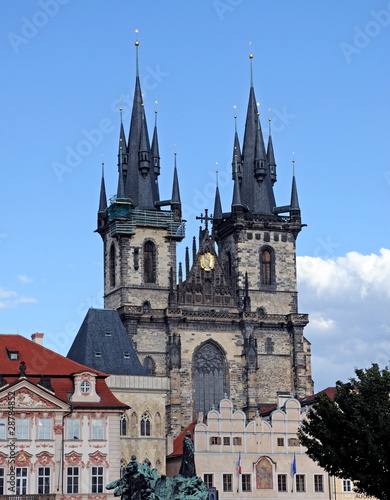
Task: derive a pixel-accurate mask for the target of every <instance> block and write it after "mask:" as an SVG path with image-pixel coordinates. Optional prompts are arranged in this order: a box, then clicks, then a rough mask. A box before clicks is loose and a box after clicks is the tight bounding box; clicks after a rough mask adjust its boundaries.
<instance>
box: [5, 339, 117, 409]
mask: <svg viewBox="0 0 390 500" xmlns="http://www.w3.org/2000/svg"><path fill="white" fill-rule="evenodd" d="M9 352H14V353H17V359H10V356H9ZM22 361H24V362H25V363H26V371H25V376H26V379H27V380H28V381H29V382H30V383H31V384H34V385H37V386H38V384H39V382H40V381H41V376H42V375H47V376H48V377H50V385H51V387H52V389H53V392H54V394H55V396H56V397H57V398H58V399H61V400H62V401H64V402H66V403H68V404H69V403H70V400H69V398H70V396H71V395H72V394H73V392H74V386H73V374H75V373H80V372H86V371H88V372H92V373H95V374H96V375H97V377H96V392H97V394H98V395H99V396H100V398H101V399H100V401H99V402H98V403H90V402H88V403H72V404H73V406H74V407H75V408H106V409H107V408H119V409H121V410H123V409H125V408H127V406H126V405H125V404H123V403H121V402H120V401H119V400H118V399H117V398H116V397H115V396H114V394H113V393H112V392H111V390H110V389H109V388H108V386H107V384H106V381H105V378H106V377H107V375H106V374H105V373H102V372H101V371H98V370H93V369H91V368H88V367H87V366H84V365H82V364H80V363H77V362H75V361H72V360H71V359H68V358H65V357H64V356H61V354H58V353H56V352H54V351H51V350H50V349H47V348H46V347H44V346H42V345H40V344H38V343H36V342H33V341H31V340H29V339H27V338H25V337H23V336H22V335H7V334H0V375H1V376H2V380H3V381H5V382H6V383H7V384H9V385H4V386H3V387H0V391H1V390H6V391H8V390H9V389H10V388H11V387H12V386H13V385H15V384H16V383H17V382H19V381H20V380H21V379H20V370H19V366H20V364H21V362H22ZM39 387H40V388H41V389H42V388H43V389H44V390H45V388H44V386H42V385H39Z"/></svg>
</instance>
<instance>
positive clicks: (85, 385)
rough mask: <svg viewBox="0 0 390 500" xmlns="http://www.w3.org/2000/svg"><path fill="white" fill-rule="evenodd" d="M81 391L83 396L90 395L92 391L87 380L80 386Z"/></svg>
mask: <svg viewBox="0 0 390 500" xmlns="http://www.w3.org/2000/svg"><path fill="white" fill-rule="evenodd" d="M80 389H81V392H82V393H83V394H88V393H89V392H90V390H91V384H90V383H89V382H87V381H86V380H83V381H82V382H81V384H80Z"/></svg>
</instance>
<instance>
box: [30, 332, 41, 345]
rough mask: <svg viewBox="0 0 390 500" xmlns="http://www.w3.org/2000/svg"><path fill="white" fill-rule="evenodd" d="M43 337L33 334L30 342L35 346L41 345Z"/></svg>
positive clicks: (39, 334)
mask: <svg viewBox="0 0 390 500" xmlns="http://www.w3.org/2000/svg"><path fill="white" fill-rule="evenodd" d="M43 336H44V333H33V334H32V335H31V340H32V341H33V342H35V343H36V344H39V345H43Z"/></svg>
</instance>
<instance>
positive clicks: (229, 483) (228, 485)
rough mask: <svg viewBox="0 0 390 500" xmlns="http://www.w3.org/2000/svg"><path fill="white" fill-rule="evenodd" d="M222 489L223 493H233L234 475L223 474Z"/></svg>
mask: <svg viewBox="0 0 390 500" xmlns="http://www.w3.org/2000/svg"><path fill="white" fill-rule="evenodd" d="M222 489H223V491H233V475H232V474H223V476H222Z"/></svg>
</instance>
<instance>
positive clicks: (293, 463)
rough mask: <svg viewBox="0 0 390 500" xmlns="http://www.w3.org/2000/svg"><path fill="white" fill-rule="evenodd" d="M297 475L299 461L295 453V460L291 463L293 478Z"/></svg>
mask: <svg viewBox="0 0 390 500" xmlns="http://www.w3.org/2000/svg"><path fill="white" fill-rule="evenodd" d="M296 473H297V459H296V457H295V453H294V458H293V461H292V462H291V475H292V476H293V475H294V474H296Z"/></svg>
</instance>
